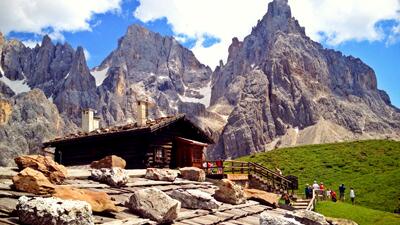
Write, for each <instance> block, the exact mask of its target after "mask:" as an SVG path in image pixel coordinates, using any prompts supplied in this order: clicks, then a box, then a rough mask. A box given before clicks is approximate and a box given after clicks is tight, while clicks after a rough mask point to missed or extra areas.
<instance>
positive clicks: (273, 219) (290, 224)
mask: <svg viewBox="0 0 400 225" xmlns="http://www.w3.org/2000/svg"><path fill="white" fill-rule="evenodd" d="M260 225H301V223H299V222H297V221H296V220H295V219H293V218H286V217H284V216H283V215H279V214H274V213H271V211H265V212H263V213H261V214H260Z"/></svg>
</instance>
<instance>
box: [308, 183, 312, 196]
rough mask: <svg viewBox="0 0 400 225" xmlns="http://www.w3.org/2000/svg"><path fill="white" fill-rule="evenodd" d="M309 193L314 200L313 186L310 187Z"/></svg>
mask: <svg viewBox="0 0 400 225" xmlns="http://www.w3.org/2000/svg"><path fill="white" fill-rule="evenodd" d="M308 193H309V197H310V198H312V197H313V187H312V186H311V185H309V186H308Z"/></svg>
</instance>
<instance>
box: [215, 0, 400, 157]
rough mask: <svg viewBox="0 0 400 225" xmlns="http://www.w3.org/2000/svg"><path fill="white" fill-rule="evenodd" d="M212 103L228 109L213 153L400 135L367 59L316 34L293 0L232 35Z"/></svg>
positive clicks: (272, 6)
mask: <svg viewBox="0 0 400 225" xmlns="http://www.w3.org/2000/svg"><path fill="white" fill-rule="evenodd" d="M212 84H213V85H212V94H211V106H210V110H214V111H215V112H218V113H220V114H221V115H225V116H226V117H228V118H227V123H226V125H225V126H224V127H223V130H222V133H221V136H220V138H219V141H218V144H217V146H216V147H215V148H214V149H212V150H211V151H210V155H211V157H213V158H226V157H238V156H243V155H248V154H251V153H254V152H260V151H265V150H268V149H272V148H276V147H282V146H292V145H301V144H312V143H327V142H336V141H343V140H351V139H369V138H399V134H400V133H399V130H400V112H399V110H398V109H397V108H395V107H394V106H392V105H391V103H390V99H389V97H388V95H387V94H386V93H385V92H384V91H382V90H379V89H377V81H376V76H375V73H374V71H373V69H371V68H370V67H369V66H368V65H366V64H364V63H363V62H362V61H361V60H360V59H358V58H354V57H352V56H343V55H342V53H340V52H337V51H334V50H329V49H325V48H323V47H322V46H321V45H320V44H319V43H316V42H314V41H312V40H311V39H310V38H309V37H307V36H306V34H305V29H304V28H302V27H300V25H299V23H298V21H297V20H296V19H295V18H293V17H292V15H291V10H290V7H289V5H288V2H287V0H274V1H273V2H271V3H269V5H268V12H267V14H266V15H265V16H264V17H263V18H262V20H260V21H258V23H257V25H256V26H255V27H254V28H253V29H252V32H251V34H250V35H248V36H247V37H245V38H244V40H243V41H239V40H238V39H237V38H233V39H232V44H231V45H230V47H229V56H228V60H227V62H226V64H225V65H222V64H221V65H220V66H219V67H217V68H216V70H215V71H214V73H213V77H212Z"/></svg>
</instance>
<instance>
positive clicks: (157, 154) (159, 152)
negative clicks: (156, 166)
mask: <svg viewBox="0 0 400 225" xmlns="http://www.w3.org/2000/svg"><path fill="white" fill-rule="evenodd" d="M162 157H163V150H162V148H156V158H157V159H161V158H162Z"/></svg>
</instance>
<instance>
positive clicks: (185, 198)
mask: <svg viewBox="0 0 400 225" xmlns="http://www.w3.org/2000/svg"><path fill="white" fill-rule="evenodd" d="M168 195H169V196H170V197H172V198H173V199H176V200H178V201H180V202H181V206H182V207H183V208H188V209H206V210H211V209H217V208H218V207H219V203H218V202H217V201H215V199H214V198H213V197H212V196H211V195H210V194H209V193H206V192H203V191H200V190H198V189H185V190H183V189H176V190H173V191H171V192H169V193H168Z"/></svg>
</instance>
